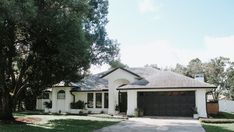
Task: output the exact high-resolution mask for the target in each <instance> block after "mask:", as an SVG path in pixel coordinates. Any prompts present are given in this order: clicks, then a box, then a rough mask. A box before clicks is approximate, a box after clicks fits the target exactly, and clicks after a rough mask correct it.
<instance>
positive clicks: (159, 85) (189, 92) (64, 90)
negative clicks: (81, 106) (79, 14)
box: [49, 67, 216, 117]
mask: <svg viewBox="0 0 234 132" xmlns="http://www.w3.org/2000/svg"><path fill="white" fill-rule="evenodd" d="M213 88H216V87H215V86H213V85H211V84H208V83H205V82H202V81H201V80H197V79H193V78H189V77H186V76H184V75H180V74H177V73H174V72H171V71H162V70H157V69H155V68H150V67H144V68H115V69H112V70H109V71H106V72H102V73H99V74H95V75H90V76H88V77H85V78H84V79H83V80H82V81H81V82H79V83H70V84H69V85H68V86H64V84H63V83H60V84H57V85H55V86H53V87H52V89H51V90H50V91H49V92H50V96H49V97H50V100H51V101H52V108H51V109H50V112H54V113H56V112H68V113H77V112H78V110H77V109H71V107H70V104H71V102H76V101H79V100H80V101H83V102H85V103H86V104H87V105H86V106H85V107H86V109H87V110H88V111H90V112H92V113H99V112H105V113H108V114H116V111H115V109H116V108H117V107H118V108H119V112H121V113H125V114H126V115H129V116H132V115H134V112H135V109H136V108H139V109H142V110H143V111H144V115H146V116H192V115H193V109H194V108H197V112H198V114H199V116H200V117H207V112H206V93H207V92H208V91H210V90H211V89H213Z"/></svg>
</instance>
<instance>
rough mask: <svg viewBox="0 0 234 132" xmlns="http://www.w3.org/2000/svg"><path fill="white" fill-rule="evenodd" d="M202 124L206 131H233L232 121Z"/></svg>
mask: <svg viewBox="0 0 234 132" xmlns="http://www.w3.org/2000/svg"><path fill="white" fill-rule="evenodd" d="M202 126H203V128H204V129H205V130H206V132H234V123H223V124H212V123H202Z"/></svg>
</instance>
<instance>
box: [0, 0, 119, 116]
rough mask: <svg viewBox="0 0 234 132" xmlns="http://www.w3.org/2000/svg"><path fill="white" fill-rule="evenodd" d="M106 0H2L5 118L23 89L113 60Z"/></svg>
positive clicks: (0, 101)
mask: <svg viewBox="0 0 234 132" xmlns="http://www.w3.org/2000/svg"><path fill="white" fill-rule="evenodd" d="M107 9H108V1H107V0H1V1H0V119H2V120H7V119H13V116H12V109H13V108H14V107H15V105H16V101H17V99H18V98H19V96H20V95H21V93H22V92H24V91H25V90H28V89H31V90H32V89H33V90H40V89H41V88H44V87H46V86H51V85H52V84H55V83H58V82H59V81H61V80H64V81H66V82H69V81H77V80H79V79H80V78H82V77H83V76H84V75H85V73H86V71H87V70H88V68H89V67H90V65H91V64H102V63H107V62H110V61H112V60H113V58H115V56H116V55H117V54H118V44H117V43H116V42H115V41H112V40H111V39H109V38H108V36H107V33H106V30H105V25H106V24H107V22H108V21H107V18H106V17H107V13H108V10H107Z"/></svg>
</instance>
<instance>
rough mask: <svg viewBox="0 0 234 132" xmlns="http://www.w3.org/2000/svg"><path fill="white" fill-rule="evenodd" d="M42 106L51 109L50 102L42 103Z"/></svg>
mask: <svg viewBox="0 0 234 132" xmlns="http://www.w3.org/2000/svg"><path fill="white" fill-rule="evenodd" d="M44 105H45V107H46V108H48V109H50V108H52V101H50V102H44Z"/></svg>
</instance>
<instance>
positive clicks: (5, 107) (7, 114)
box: [0, 92, 14, 120]
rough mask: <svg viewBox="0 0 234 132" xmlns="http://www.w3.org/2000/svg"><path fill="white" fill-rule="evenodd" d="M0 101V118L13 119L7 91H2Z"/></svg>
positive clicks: (9, 96)
mask: <svg viewBox="0 0 234 132" xmlns="http://www.w3.org/2000/svg"><path fill="white" fill-rule="evenodd" d="M0 101H1V105H2V106H1V109H0V120H14V117H13V114H12V99H11V95H10V94H9V93H7V92H5V93H2V96H1V99H0Z"/></svg>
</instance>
